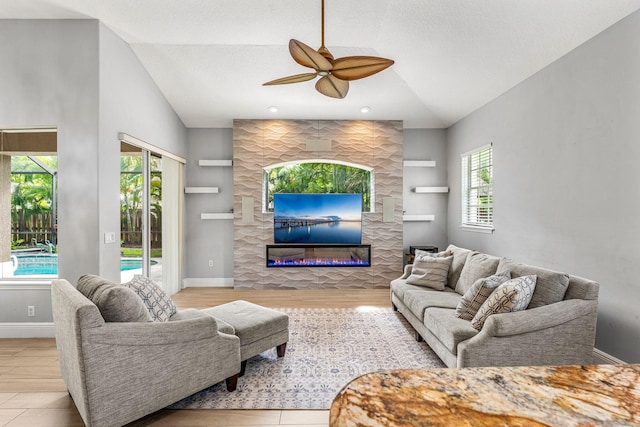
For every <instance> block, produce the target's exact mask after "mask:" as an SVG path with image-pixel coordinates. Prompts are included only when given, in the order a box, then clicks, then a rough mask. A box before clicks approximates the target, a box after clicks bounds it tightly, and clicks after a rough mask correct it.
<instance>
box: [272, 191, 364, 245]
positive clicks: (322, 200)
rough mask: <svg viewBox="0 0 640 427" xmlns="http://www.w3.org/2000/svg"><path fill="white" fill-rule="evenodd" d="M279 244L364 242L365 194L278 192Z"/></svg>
mask: <svg viewBox="0 0 640 427" xmlns="http://www.w3.org/2000/svg"><path fill="white" fill-rule="evenodd" d="M273 234H274V238H273V240H274V242H275V243H333V244H360V243H361V240H362V194H274V195H273Z"/></svg>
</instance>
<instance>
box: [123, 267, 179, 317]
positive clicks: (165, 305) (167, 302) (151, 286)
mask: <svg viewBox="0 0 640 427" xmlns="http://www.w3.org/2000/svg"><path fill="white" fill-rule="evenodd" d="M123 286H127V287H128V288H131V289H133V290H134V291H135V293H136V294H138V296H139V297H140V298H141V299H142V302H144V305H146V306H147V309H148V310H149V314H151V318H152V319H153V321H155V322H166V321H167V320H169V318H170V317H171V316H173V315H174V314H175V313H176V312H177V311H178V308H177V307H176V305H175V304H174V302H173V300H172V299H171V297H170V296H169V295H167V294H166V292H165V291H163V290H162V289H160V287H159V286H158V285H156V284H155V283H153V281H151V279H149V278H148V277H145V276H142V275H140V274H136V275H134V276H133V279H131V281H130V282H127V283H124V284H123Z"/></svg>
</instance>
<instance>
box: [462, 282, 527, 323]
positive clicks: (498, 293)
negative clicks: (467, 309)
mask: <svg viewBox="0 0 640 427" xmlns="http://www.w3.org/2000/svg"><path fill="white" fill-rule="evenodd" d="M535 289H536V276H535V275H531V276H521V277H516V278H515V279H511V280H509V281H507V282H504V283H503V284H502V285H500V286H498V289H496V290H495V291H494V292H493V293H492V294H491V295H490V296H489V298H487V300H486V301H485V302H484V304H482V306H481V307H480V309H479V310H478V312H477V313H476V315H475V316H474V317H473V319H472V320H471V326H473V327H474V328H476V329H478V330H480V329H482V326H483V325H484V322H485V321H486V320H487V318H488V317H489V316H491V315H492V314H498V313H510V312H513V311H521V310H524V309H526V308H527V306H528V305H529V302H530V301H531V297H532V296H533V291H534V290H535Z"/></svg>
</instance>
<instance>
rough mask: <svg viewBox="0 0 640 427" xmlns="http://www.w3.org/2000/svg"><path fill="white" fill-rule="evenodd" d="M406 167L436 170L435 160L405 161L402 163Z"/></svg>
mask: <svg viewBox="0 0 640 427" xmlns="http://www.w3.org/2000/svg"><path fill="white" fill-rule="evenodd" d="M402 164H403V165H404V166H405V167H420V168H435V167H436V161H435V160H405V161H404V162H402Z"/></svg>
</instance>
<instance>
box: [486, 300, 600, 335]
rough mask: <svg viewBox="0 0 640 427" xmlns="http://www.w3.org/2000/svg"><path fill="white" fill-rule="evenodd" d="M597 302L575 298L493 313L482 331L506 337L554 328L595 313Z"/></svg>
mask: <svg viewBox="0 0 640 427" xmlns="http://www.w3.org/2000/svg"><path fill="white" fill-rule="evenodd" d="M597 304H598V302H597V301H595V300H578V299H573V300H565V301H560V302H557V303H555V304H549V305H545V306H542V307H536V308H532V309H528V310H523V311H516V312H513V313H501V314H493V315H491V316H489V317H488V318H487V320H486V322H485V323H484V326H483V327H482V331H481V333H485V334H487V335H490V336H494V337H506V336H510V335H520V334H524V333H527V332H534V331H539V330H541V329H547V328H553V327H555V326H559V325H562V324H563V323H567V322H569V321H571V320H574V319H577V318H578V317H582V316H586V315H588V314H594V315H595V313H596V311H597Z"/></svg>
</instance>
